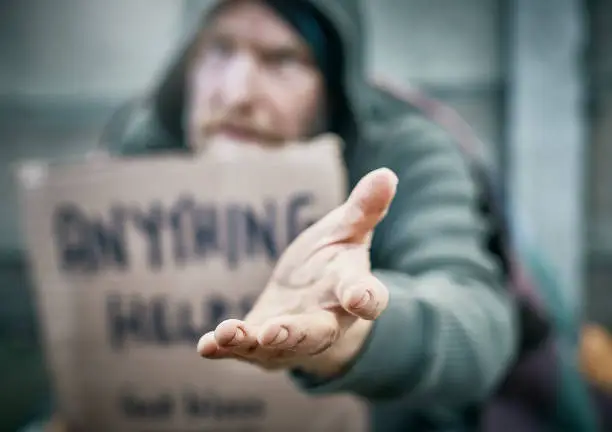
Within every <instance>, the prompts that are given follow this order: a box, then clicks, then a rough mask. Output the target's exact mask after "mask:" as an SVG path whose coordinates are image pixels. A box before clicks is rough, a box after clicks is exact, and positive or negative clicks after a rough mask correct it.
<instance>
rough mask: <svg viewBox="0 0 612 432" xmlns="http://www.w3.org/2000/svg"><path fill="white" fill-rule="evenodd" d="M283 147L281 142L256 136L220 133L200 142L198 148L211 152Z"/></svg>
mask: <svg viewBox="0 0 612 432" xmlns="http://www.w3.org/2000/svg"><path fill="white" fill-rule="evenodd" d="M282 145H283V142H282V141H280V140H276V141H272V140H269V139H267V140H266V139H263V138H262V137H256V136H248V135H237V134H229V133H218V134H214V135H211V136H209V137H207V138H205V139H202V140H200V141H199V143H198V144H197V145H196V147H197V149H198V150H199V151H209V150H211V149H214V150H224V149H227V150H231V149H240V148H244V147H261V148H274V147H281V146H282Z"/></svg>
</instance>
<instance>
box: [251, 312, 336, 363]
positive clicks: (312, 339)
mask: <svg viewBox="0 0 612 432" xmlns="http://www.w3.org/2000/svg"><path fill="white" fill-rule="evenodd" d="M339 332H340V327H339V323H338V320H337V319H336V317H335V314H334V313H333V312H329V311H318V312H313V313H306V314H300V315H286V316H282V317H278V318H273V319H271V320H269V321H268V322H266V323H265V324H264V325H263V326H262V328H261V330H260V332H259V334H258V338H257V339H258V341H259V344H260V345H261V346H262V347H266V348H274V349H276V350H287V351H291V352H294V353H295V354H297V355H299V354H308V355H316V354H319V353H321V352H323V351H325V350H326V349H327V348H329V347H330V346H331V344H332V343H334V342H335V341H336V339H337V338H338V335H339Z"/></svg>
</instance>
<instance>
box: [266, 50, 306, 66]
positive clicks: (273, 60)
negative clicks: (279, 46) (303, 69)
mask: <svg viewBox="0 0 612 432" xmlns="http://www.w3.org/2000/svg"><path fill="white" fill-rule="evenodd" d="M264 60H265V62H266V64H268V65H269V66H272V67H287V66H295V65H298V64H300V63H301V60H300V58H299V57H298V56H296V55H295V54H293V53H289V52H278V53H270V54H267V55H266V56H265V57H264Z"/></svg>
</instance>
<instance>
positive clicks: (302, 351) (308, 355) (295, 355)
mask: <svg viewBox="0 0 612 432" xmlns="http://www.w3.org/2000/svg"><path fill="white" fill-rule="evenodd" d="M396 185H397V177H396V176H395V174H393V173H392V172H391V171H390V170H388V169H385V168H382V169H378V170H375V171H372V172H370V173H369V174H368V175H366V176H365V177H363V178H362V179H361V181H360V182H359V183H358V184H357V186H355V188H354V189H353V191H352V193H351V194H350V196H349V198H348V199H347V200H346V202H345V203H343V204H342V205H341V206H339V207H337V208H336V209H334V210H333V211H331V212H330V213H329V214H327V215H326V216H325V217H324V218H322V219H321V220H320V221H319V222H317V223H316V224H314V225H313V226H311V227H310V228H309V229H307V230H306V231H304V232H303V233H302V234H301V235H300V236H299V237H298V238H297V239H295V241H294V242H293V243H292V244H291V245H290V246H289V247H288V248H287V250H286V251H285V252H284V253H283V255H282V256H281V258H280V260H279V261H278V263H277V265H276V268H275V270H274V272H273V274H272V277H271V278H270V281H269V283H268V285H267V286H266V288H265V289H264V291H263V292H262V294H261V296H260V297H259V299H258V300H257V302H256V303H255V305H254V306H253V309H252V310H251V312H250V313H249V314H248V315H247V316H246V317H245V319H244V320H236V319H229V320H226V321H223V322H222V323H221V324H219V325H218V327H217V328H216V329H215V331H214V332H210V333H207V334H205V335H204V336H202V338H201V339H200V341H199V343H198V352H199V353H200V355H202V356H203V357H206V358H210V359H223V358H234V359H239V360H243V361H247V362H251V363H255V364H257V365H259V366H261V367H263V368H266V369H278V368H290V367H291V368H293V367H302V366H304V365H305V364H308V363H309V362H312V361H313V359H316V358H320V357H324V356H326V355H328V356H329V355H332V353H333V347H334V345H335V344H336V343H337V342H338V341H339V340H341V338H343V337H344V335H345V334H346V333H347V332H349V331H350V329H351V328H352V327H353V326H354V325H355V324H356V323H357V322H358V321H359V320H374V319H376V318H377V317H378V316H379V315H380V313H381V312H382V311H383V310H384V309H385V308H386V306H387V302H388V299H389V295H388V292H387V290H386V288H385V287H384V286H383V285H382V284H381V283H380V281H378V279H376V278H375V277H374V276H373V275H372V274H371V272H370V250H369V249H370V242H371V238H372V231H373V229H374V228H375V227H376V225H377V224H378V223H379V222H380V221H381V220H382V218H383V217H384V216H385V214H386V212H387V209H388V208H389V205H390V204H391V201H392V200H393V197H394V195H395V190H396ZM328 352H329V353H328ZM344 360H347V359H338V361H344Z"/></svg>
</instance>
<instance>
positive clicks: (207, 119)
mask: <svg viewBox="0 0 612 432" xmlns="http://www.w3.org/2000/svg"><path fill="white" fill-rule="evenodd" d="M198 114H199V113H197V112H194V113H193V114H192V115H191V117H190V118H189V121H188V123H189V124H188V129H187V130H188V131H189V134H188V141H189V146H190V148H192V149H194V150H195V151H197V152H201V151H203V150H205V149H206V148H207V147H210V146H211V145H215V146H217V145H224V144H227V143H230V144H234V145H236V144H238V145H255V146H258V147H265V148H278V147H282V146H284V145H286V144H287V143H288V142H295V141H307V140H310V139H312V138H314V137H316V136H318V135H321V134H323V133H325V132H327V125H328V122H327V116H326V115H325V110H318V111H317V114H316V116H315V119H314V120H313V121H311V122H309V124H308V125H307V126H306V127H305V128H304V132H303V133H300V134H295V135H289V134H286V133H282V131H281V128H276V127H274V126H273V125H272V122H268V121H265V120H264V119H258V118H256V117H255V116H248V117H247V116H244V115H240V114H237V113H232V112H221V113H217V114H215V115H212V116H210V115H207V116H203V115H198Z"/></svg>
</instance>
